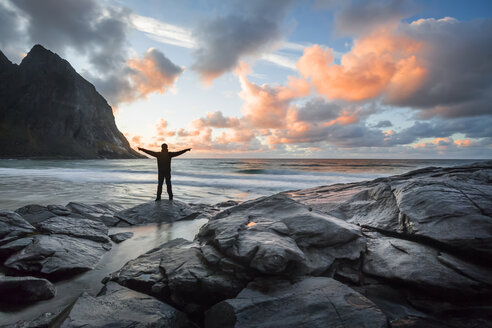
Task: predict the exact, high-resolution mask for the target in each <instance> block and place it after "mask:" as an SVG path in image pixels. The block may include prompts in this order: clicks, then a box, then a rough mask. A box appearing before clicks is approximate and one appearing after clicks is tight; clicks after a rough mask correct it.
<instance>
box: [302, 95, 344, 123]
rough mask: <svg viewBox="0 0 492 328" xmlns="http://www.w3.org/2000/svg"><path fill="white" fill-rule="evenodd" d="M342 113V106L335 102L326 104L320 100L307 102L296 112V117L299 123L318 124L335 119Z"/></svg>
mask: <svg viewBox="0 0 492 328" xmlns="http://www.w3.org/2000/svg"><path fill="white" fill-rule="evenodd" d="M341 111H342V106H341V105H340V104H338V103H335V102H327V101H325V100H324V99H322V98H316V99H312V100H309V101H308V102H307V103H306V104H305V105H304V106H302V107H301V108H300V109H299V110H298V114H297V117H298V119H299V120H301V121H306V122H320V121H327V120H328V121H329V120H332V119H335V118H336V117H337V116H338V114H339V113H340V112H341Z"/></svg>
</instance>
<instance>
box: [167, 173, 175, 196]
mask: <svg viewBox="0 0 492 328" xmlns="http://www.w3.org/2000/svg"><path fill="white" fill-rule="evenodd" d="M166 186H167V194H168V195H169V200H173V186H172V185H171V174H168V175H166Z"/></svg>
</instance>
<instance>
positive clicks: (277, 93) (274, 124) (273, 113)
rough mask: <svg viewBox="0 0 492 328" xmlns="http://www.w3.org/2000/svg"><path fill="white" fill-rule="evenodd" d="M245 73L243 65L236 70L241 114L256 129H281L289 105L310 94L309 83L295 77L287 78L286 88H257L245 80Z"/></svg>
mask: <svg viewBox="0 0 492 328" xmlns="http://www.w3.org/2000/svg"><path fill="white" fill-rule="evenodd" d="M246 71H247V66H246V65H245V64H241V65H240V66H239V67H238V68H237V69H236V74H238V75H239V81H240V83H241V92H240V93H239V96H240V97H241V98H242V99H243V100H244V105H243V108H242V112H243V114H244V117H245V119H246V120H247V121H248V122H249V123H250V124H252V125H253V126H254V127H257V128H266V129H269V128H278V127H283V126H284V125H285V119H286V116H287V112H288V109H289V106H290V103H291V102H292V101H293V100H295V99H297V98H301V97H305V96H307V95H308V94H309V92H310V86H309V83H308V82H307V81H306V80H303V79H300V78H296V77H289V81H288V85H287V86H269V85H266V84H264V85H262V86H258V85H256V84H254V83H251V82H250V81H249V80H248V79H247V77H246V73H245V72H246Z"/></svg>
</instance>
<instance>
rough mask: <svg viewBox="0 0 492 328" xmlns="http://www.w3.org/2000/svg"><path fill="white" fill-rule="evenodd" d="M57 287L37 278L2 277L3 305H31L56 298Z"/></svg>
mask: <svg viewBox="0 0 492 328" xmlns="http://www.w3.org/2000/svg"><path fill="white" fill-rule="evenodd" d="M55 293H56V290H55V286H54V285H53V284H52V283H51V282H49V281H48V280H46V279H40V278H35V277H0V305H1V304H9V305H13V304H29V303H32V302H35V301H40V300H46V299H50V298H52V297H54V296H55Z"/></svg>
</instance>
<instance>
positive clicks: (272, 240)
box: [197, 195, 365, 275]
mask: <svg viewBox="0 0 492 328" xmlns="http://www.w3.org/2000/svg"><path fill="white" fill-rule="evenodd" d="M197 240H198V241H200V242H201V243H202V244H211V245H213V246H214V247H216V248H217V249H218V251H220V252H221V253H223V254H225V255H226V256H228V257H230V258H231V259H234V260H235V261H237V262H239V263H241V264H243V265H244V266H246V267H249V268H251V269H255V270H258V271H259V272H261V273H263V274H273V275H275V274H289V275H301V274H322V273H324V272H326V271H327V270H328V269H329V268H330V266H331V265H332V263H333V262H334V261H335V260H336V259H347V260H357V259H358V258H359V257H360V254H361V252H362V251H363V250H364V249H365V240H364V237H363V236H362V235H361V232H360V228H359V227H357V226H355V225H352V224H349V223H347V222H345V221H343V220H340V219H337V218H335V217H332V216H329V215H326V214H323V213H319V212H316V211H313V210H312V209H311V208H310V207H308V206H306V205H303V204H300V203H298V202H296V201H293V200H291V199H289V198H288V197H286V196H284V195H274V196H271V197H264V198H260V199H257V200H253V201H248V202H245V203H243V204H241V205H239V206H236V207H233V208H231V209H229V210H226V211H223V212H221V213H219V214H218V215H217V216H215V217H214V218H213V219H212V220H210V221H209V222H208V223H207V224H205V225H204V226H203V227H202V228H201V229H200V233H199V234H198V236H197Z"/></svg>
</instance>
